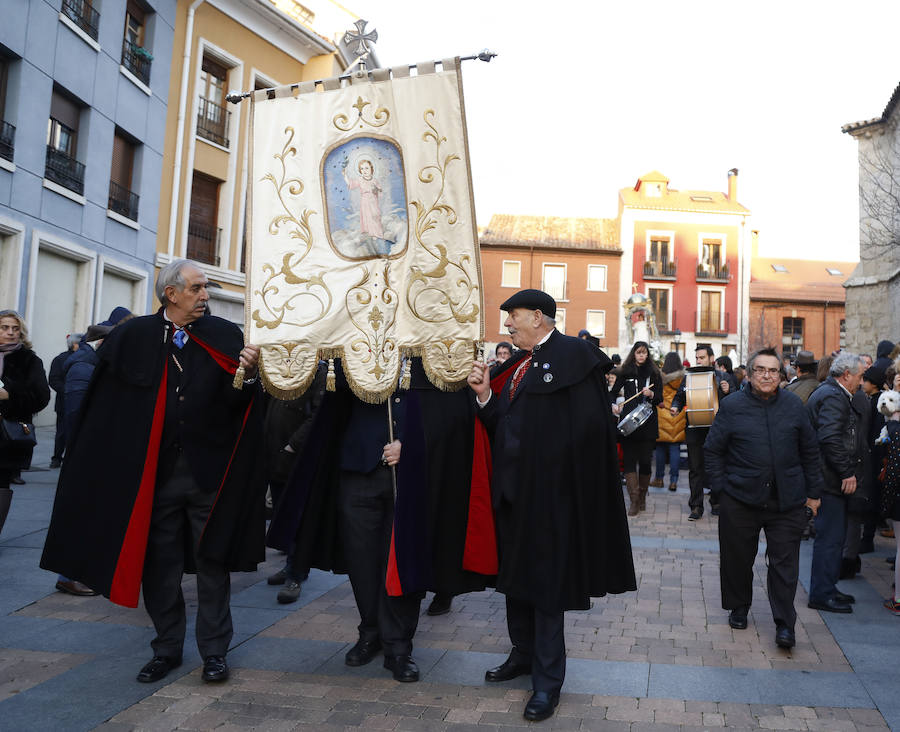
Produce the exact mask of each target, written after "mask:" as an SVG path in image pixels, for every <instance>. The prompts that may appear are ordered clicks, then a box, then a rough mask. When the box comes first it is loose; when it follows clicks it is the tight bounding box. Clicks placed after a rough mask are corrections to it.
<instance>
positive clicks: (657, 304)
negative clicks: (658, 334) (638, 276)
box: [647, 287, 670, 330]
mask: <svg viewBox="0 0 900 732" xmlns="http://www.w3.org/2000/svg"><path fill="white" fill-rule="evenodd" d="M647 297H649V298H650V302H652V303H653V312H654V313H656V327H657V328H658V329H659V330H669V328H670V324H669V289H668V288H667V287H651V288H649V289H648V290H647Z"/></svg>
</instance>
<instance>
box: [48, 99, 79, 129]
mask: <svg viewBox="0 0 900 732" xmlns="http://www.w3.org/2000/svg"><path fill="white" fill-rule="evenodd" d="M79 111H80V110H79V109H78V105H76V104H75V103H74V102H73V101H71V100H70V99H67V98H66V97H64V96H63V95H62V94H60V93H59V92H56V91H54V92H53V96H52V97H51V99H50V116H51V117H53V119H55V120H57V121H59V122H62V123H63V124H64V125H65V126H66V127H68V128H69V129H72V130H75V131H76V132H77V131H78V117H79Z"/></svg>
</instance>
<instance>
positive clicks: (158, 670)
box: [137, 656, 181, 684]
mask: <svg viewBox="0 0 900 732" xmlns="http://www.w3.org/2000/svg"><path fill="white" fill-rule="evenodd" d="M180 665H181V656H178V658H169V657H167V656H154V657H153V658H151V659H150V661H149V662H148V663H147V665H146V666H144V668H142V669H141V670H140V671H139V672H138V675H137V680H138V681H140V682H141V683H142V684H152V683H153V682H154V681H159V680H160V679H164V678H165V677H166V675H167V674H168V673H169V671H171V670H172V669H173V668H178V667H179V666H180Z"/></svg>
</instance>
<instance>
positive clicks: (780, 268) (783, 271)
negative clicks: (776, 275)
mask: <svg viewBox="0 0 900 732" xmlns="http://www.w3.org/2000/svg"><path fill="white" fill-rule="evenodd" d="M772 269H773V270H774V271H775V272H780V273H781V274H787V271H788V268H787V267H785V266H784V265H783V264H773V265H772Z"/></svg>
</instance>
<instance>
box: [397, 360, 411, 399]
mask: <svg viewBox="0 0 900 732" xmlns="http://www.w3.org/2000/svg"><path fill="white" fill-rule="evenodd" d="M411 372H412V356H407V357H406V358H405V359H404V360H403V376H401V377H400V388H401V389H403V390H404V391H409V384H410V382H411V381H412V373H411Z"/></svg>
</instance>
